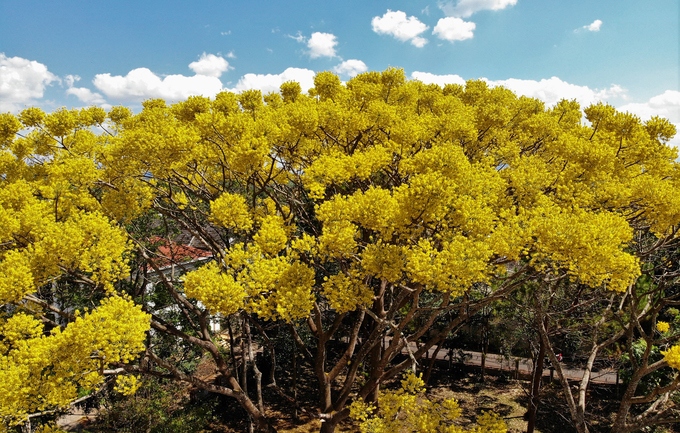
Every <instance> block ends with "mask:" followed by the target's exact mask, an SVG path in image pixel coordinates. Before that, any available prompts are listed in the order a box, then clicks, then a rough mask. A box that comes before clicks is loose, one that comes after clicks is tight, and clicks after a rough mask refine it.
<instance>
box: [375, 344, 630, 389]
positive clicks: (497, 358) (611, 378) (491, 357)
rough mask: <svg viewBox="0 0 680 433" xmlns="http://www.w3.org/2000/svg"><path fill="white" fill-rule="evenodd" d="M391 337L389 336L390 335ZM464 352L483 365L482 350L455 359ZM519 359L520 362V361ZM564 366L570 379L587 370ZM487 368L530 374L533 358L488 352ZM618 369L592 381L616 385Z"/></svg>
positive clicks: (546, 372)
mask: <svg viewBox="0 0 680 433" xmlns="http://www.w3.org/2000/svg"><path fill="white" fill-rule="evenodd" d="M388 338H389V337H388ZM386 343H389V340H387V341H386ZM410 347H411V350H412V351H415V350H416V345H415V343H411V344H410ZM435 350H436V347H433V348H431V349H430V350H428V353H427V358H431V357H432V356H433V355H434V352H435ZM402 352H403V353H404V354H407V353H408V352H407V351H406V350H405V349H404V350H402ZM461 352H462V353H463V354H464V358H465V360H464V363H465V365H475V366H481V365H482V354H481V353H480V352H472V351H469V350H462V351H461V350H456V351H455V353H454V360H455V359H456V356H459V354H460V353H461ZM437 359H439V360H442V361H448V360H449V351H448V350H446V349H443V348H442V349H441V350H440V351H439V352H438V353H437ZM518 361H519V362H518ZM561 366H562V372H563V373H564V375H565V376H566V377H567V379H568V380H577V381H580V380H581V379H583V375H584V373H585V370H583V369H579V368H576V369H574V368H569V367H568V366H567V365H566V364H564V363H563V364H561ZM486 368H491V369H495V370H503V371H510V372H514V371H519V374H521V375H530V374H531V370H532V362H531V359H529V358H520V357H517V356H511V357H509V359H506V358H505V357H503V356H502V355H497V354H492V353H488V354H487V355H486ZM543 376H548V377H549V376H550V369H549V368H545V369H543ZM553 377H554V380H558V379H557V372H556V371H555V372H554V374H553ZM616 379H617V376H616V370H613V369H602V370H598V371H593V372H591V376H590V381H591V382H592V383H598V384H607V385H615V384H616Z"/></svg>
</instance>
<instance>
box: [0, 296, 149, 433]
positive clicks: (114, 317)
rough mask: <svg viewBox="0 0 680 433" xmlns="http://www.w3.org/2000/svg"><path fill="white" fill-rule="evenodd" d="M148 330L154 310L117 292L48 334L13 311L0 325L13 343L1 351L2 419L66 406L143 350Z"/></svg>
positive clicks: (6, 421)
mask: <svg viewBox="0 0 680 433" xmlns="http://www.w3.org/2000/svg"><path fill="white" fill-rule="evenodd" d="M148 329H149V315H148V314H146V313H144V312H142V311H141V308H140V307H139V306H136V305H134V303H133V302H132V301H131V300H129V299H125V298H121V297H117V296H114V297H109V298H106V299H104V300H103V301H102V302H101V304H100V305H99V307H97V308H96V309H94V310H92V311H89V312H87V313H85V314H83V315H78V316H77V317H76V320H75V321H74V322H72V323H70V324H68V325H67V326H66V328H65V329H64V330H63V331H62V330H60V329H59V328H55V329H54V330H53V331H52V332H51V333H50V334H49V335H45V334H44V333H43V328H42V324H41V323H40V322H39V321H38V320H36V319H34V318H32V317H29V316H28V315H27V314H17V315H15V316H13V317H12V318H10V319H9V320H7V321H6V322H5V323H4V324H3V326H2V330H1V331H2V336H3V337H6V338H5V339H7V341H10V339H11V343H9V344H3V345H2V347H1V349H2V352H0V424H4V425H16V424H19V423H21V422H23V421H24V419H25V417H26V415H27V414H28V413H32V412H36V411H42V410H46V409H49V408H55V407H63V406H65V405H67V404H68V403H69V402H70V401H72V400H73V399H75V398H76V397H77V396H78V392H79V390H92V389H94V388H95V387H96V386H98V385H99V384H100V383H101V381H102V379H103V378H102V376H101V375H100V372H101V371H102V370H103V369H106V368H108V366H109V365H111V364H112V363H118V362H123V363H127V362H130V361H132V360H133V359H135V358H136V357H137V356H138V354H139V353H140V352H141V351H143V350H144V343H145V340H146V331H147V330H148ZM5 333H6V334H5Z"/></svg>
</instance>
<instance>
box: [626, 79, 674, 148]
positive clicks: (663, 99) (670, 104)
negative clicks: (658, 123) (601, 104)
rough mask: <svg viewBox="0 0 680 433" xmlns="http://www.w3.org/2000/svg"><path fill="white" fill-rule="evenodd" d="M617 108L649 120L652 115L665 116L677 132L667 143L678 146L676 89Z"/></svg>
mask: <svg viewBox="0 0 680 433" xmlns="http://www.w3.org/2000/svg"><path fill="white" fill-rule="evenodd" d="M618 109H619V110H620V111H628V112H630V113H633V114H635V115H636V116H638V117H640V118H641V119H642V120H649V119H650V118H651V117H653V116H660V117H665V118H666V119H668V120H670V121H671V122H672V123H674V124H675V127H676V128H677V130H678V133H677V134H676V135H675V138H673V139H672V140H671V141H670V142H669V144H670V145H672V146H675V147H678V148H680V92H678V91H677V90H666V91H665V92H663V93H662V94H660V95H657V96H654V97H653V98H651V99H650V100H649V101H647V102H642V103H629V104H625V105H622V106H620V107H618Z"/></svg>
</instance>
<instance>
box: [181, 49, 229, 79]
mask: <svg viewBox="0 0 680 433" xmlns="http://www.w3.org/2000/svg"><path fill="white" fill-rule="evenodd" d="M229 54H231V55H232V56H233V54H232V53H229ZM229 54H228V55H227V57H229ZM189 69H191V70H192V71H194V72H195V73H196V74H197V75H206V76H208V77H220V76H221V75H222V74H223V73H224V72H226V71H228V70H229V69H233V68H232V67H231V66H229V62H227V61H226V60H225V59H224V58H223V57H220V56H216V55H214V54H206V53H203V54H202V55H201V58H200V59H198V61H195V62H191V63H189Z"/></svg>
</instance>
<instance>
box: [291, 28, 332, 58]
mask: <svg viewBox="0 0 680 433" xmlns="http://www.w3.org/2000/svg"><path fill="white" fill-rule="evenodd" d="M298 42H299V41H298ZM337 44H338V39H337V38H336V37H335V35H334V34H332V33H321V32H314V33H312V37H311V38H309V40H308V41H307V48H309V57H311V58H312V59H316V58H318V57H335V46H336V45H337Z"/></svg>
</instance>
